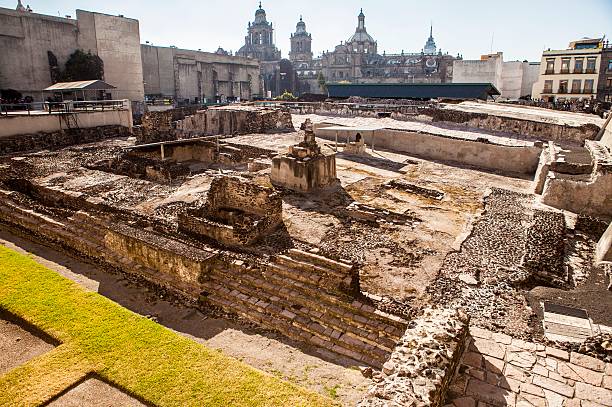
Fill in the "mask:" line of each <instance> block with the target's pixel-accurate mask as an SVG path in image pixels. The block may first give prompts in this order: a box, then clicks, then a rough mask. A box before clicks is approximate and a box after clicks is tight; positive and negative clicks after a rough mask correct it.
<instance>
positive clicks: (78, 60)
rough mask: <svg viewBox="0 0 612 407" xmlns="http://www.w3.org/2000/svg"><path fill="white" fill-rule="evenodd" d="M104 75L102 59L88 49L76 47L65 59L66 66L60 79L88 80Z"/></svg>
mask: <svg viewBox="0 0 612 407" xmlns="http://www.w3.org/2000/svg"><path fill="white" fill-rule="evenodd" d="M103 76H104V62H103V61H102V59H101V58H100V57H99V56H97V55H94V54H92V53H91V51H88V52H87V53H85V52H84V51H82V50H80V49H77V50H76V51H74V52H73V53H72V55H70V57H69V58H68V61H66V68H65V69H64V72H62V75H61V79H62V81H64V82H72V81H90V80H94V79H102V78H103Z"/></svg>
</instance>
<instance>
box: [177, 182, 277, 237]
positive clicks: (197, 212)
mask: <svg viewBox="0 0 612 407" xmlns="http://www.w3.org/2000/svg"><path fill="white" fill-rule="evenodd" d="M282 211H283V203H282V200H281V198H280V195H279V194H278V193H276V192H275V191H274V190H273V189H271V188H267V187H263V186H260V185H257V184H254V183H252V182H249V181H247V180H244V179H240V178H238V177H227V176H225V177H224V176H221V177H216V178H215V179H214V180H213V182H212V184H211V186H210V189H209V191H208V198H207V201H206V204H205V205H204V207H203V208H201V209H189V210H186V211H184V212H182V213H181V214H179V217H178V225H179V229H181V230H183V231H185V232H188V233H192V234H196V235H201V236H206V237H209V238H211V239H214V240H216V241H217V242H219V243H221V244H224V245H230V246H232V245H245V244H251V243H254V242H255V241H256V240H258V239H260V238H261V237H263V236H265V234H266V233H269V232H270V231H271V230H273V229H275V228H277V227H278V226H280V225H281V224H282V222H283V216H282Z"/></svg>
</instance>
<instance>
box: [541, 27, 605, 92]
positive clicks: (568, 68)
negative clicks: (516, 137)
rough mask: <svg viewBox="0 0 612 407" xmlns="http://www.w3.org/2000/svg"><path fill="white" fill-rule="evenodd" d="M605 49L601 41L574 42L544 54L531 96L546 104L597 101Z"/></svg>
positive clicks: (585, 40) (599, 39)
mask: <svg viewBox="0 0 612 407" xmlns="http://www.w3.org/2000/svg"><path fill="white" fill-rule="evenodd" d="M603 50H604V41H603V39H602V38H595V39H582V40H577V41H573V42H571V43H570V44H569V47H568V49H565V50H546V51H544V52H543V53H542V62H541V64H540V75H539V78H538V81H537V82H536V83H535V84H534V85H533V91H532V95H533V96H532V97H533V98H534V99H544V100H547V101H554V100H557V101H563V100H572V99H573V100H577V99H590V98H595V97H596V95H597V88H598V80H599V76H600V68H601V58H602V52H603Z"/></svg>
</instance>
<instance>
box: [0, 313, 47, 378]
mask: <svg viewBox="0 0 612 407" xmlns="http://www.w3.org/2000/svg"><path fill="white" fill-rule="evenodd" d="M53 348H54V346H53V345H52V344H50V343H47V342H45V341H44V340H42V339H40V338H38V337H37V336H35V335H34V334H32V333H31V332H28V331H27V330H25V329H23V328H22V327H20V326H19V325H18V324H15V323H12V322H9V321H7V320H4V319H2V318H0V375H2V374H4V373H6V372H8V371H9V370H11V369H13V368H15V367H17V366H20V365H22V364H24V363H26V362H27V361H28V360H30V359H33V358H35V357H37V356H40V355H42V354H44V353H47V352H49V351H50V350H52V349H53Z"/></svg>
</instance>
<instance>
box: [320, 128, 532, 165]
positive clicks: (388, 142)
mask: <svg viewBox="0 0 612 407" xmlns="http://www.w3.org/2000/svg"><path fill="white" fill-rule="evenodd" d="M316 127H317V128H316V130H315V133H316V135H317V137H322V138H325V139H327V140H335V137H336V131H335V130H325V129H324V128H321V127H325V125H318V126H316ZM353 133H354V131H353V132H352V133H351V132H350V130H346V131H339V132H338V139H339V140H344V139H346V137H347V136H352V137H354V134H353ZM362 133H363V134H362V136H363V137H364V139H365V142H366V143H367V144H369V145H372V139H373V140H374V148H382V149H385V150H390V151H397V152H403V153H407V154H410V155H413V156H416V157H422V158H425V159H429V160H439V161H445V162H452V163H459V164H467V165H470V166H474V167H478V168H483V169H486V170H493V171H502V172H504V173H514V174H530V175H531V174H534V173H535V172H536V169H537V168H538V163H539V160H540V153H541V152H542V147H537V146H535V145H534V146H508V145H501V144H493V143H490V142H486V141H480V140H469V139H460V138H451V137H444V136H440V135H434V134H427V133H415V132H410V131H402V130H391V129H381V130H372V131H364V132H362Z"/></svg>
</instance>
